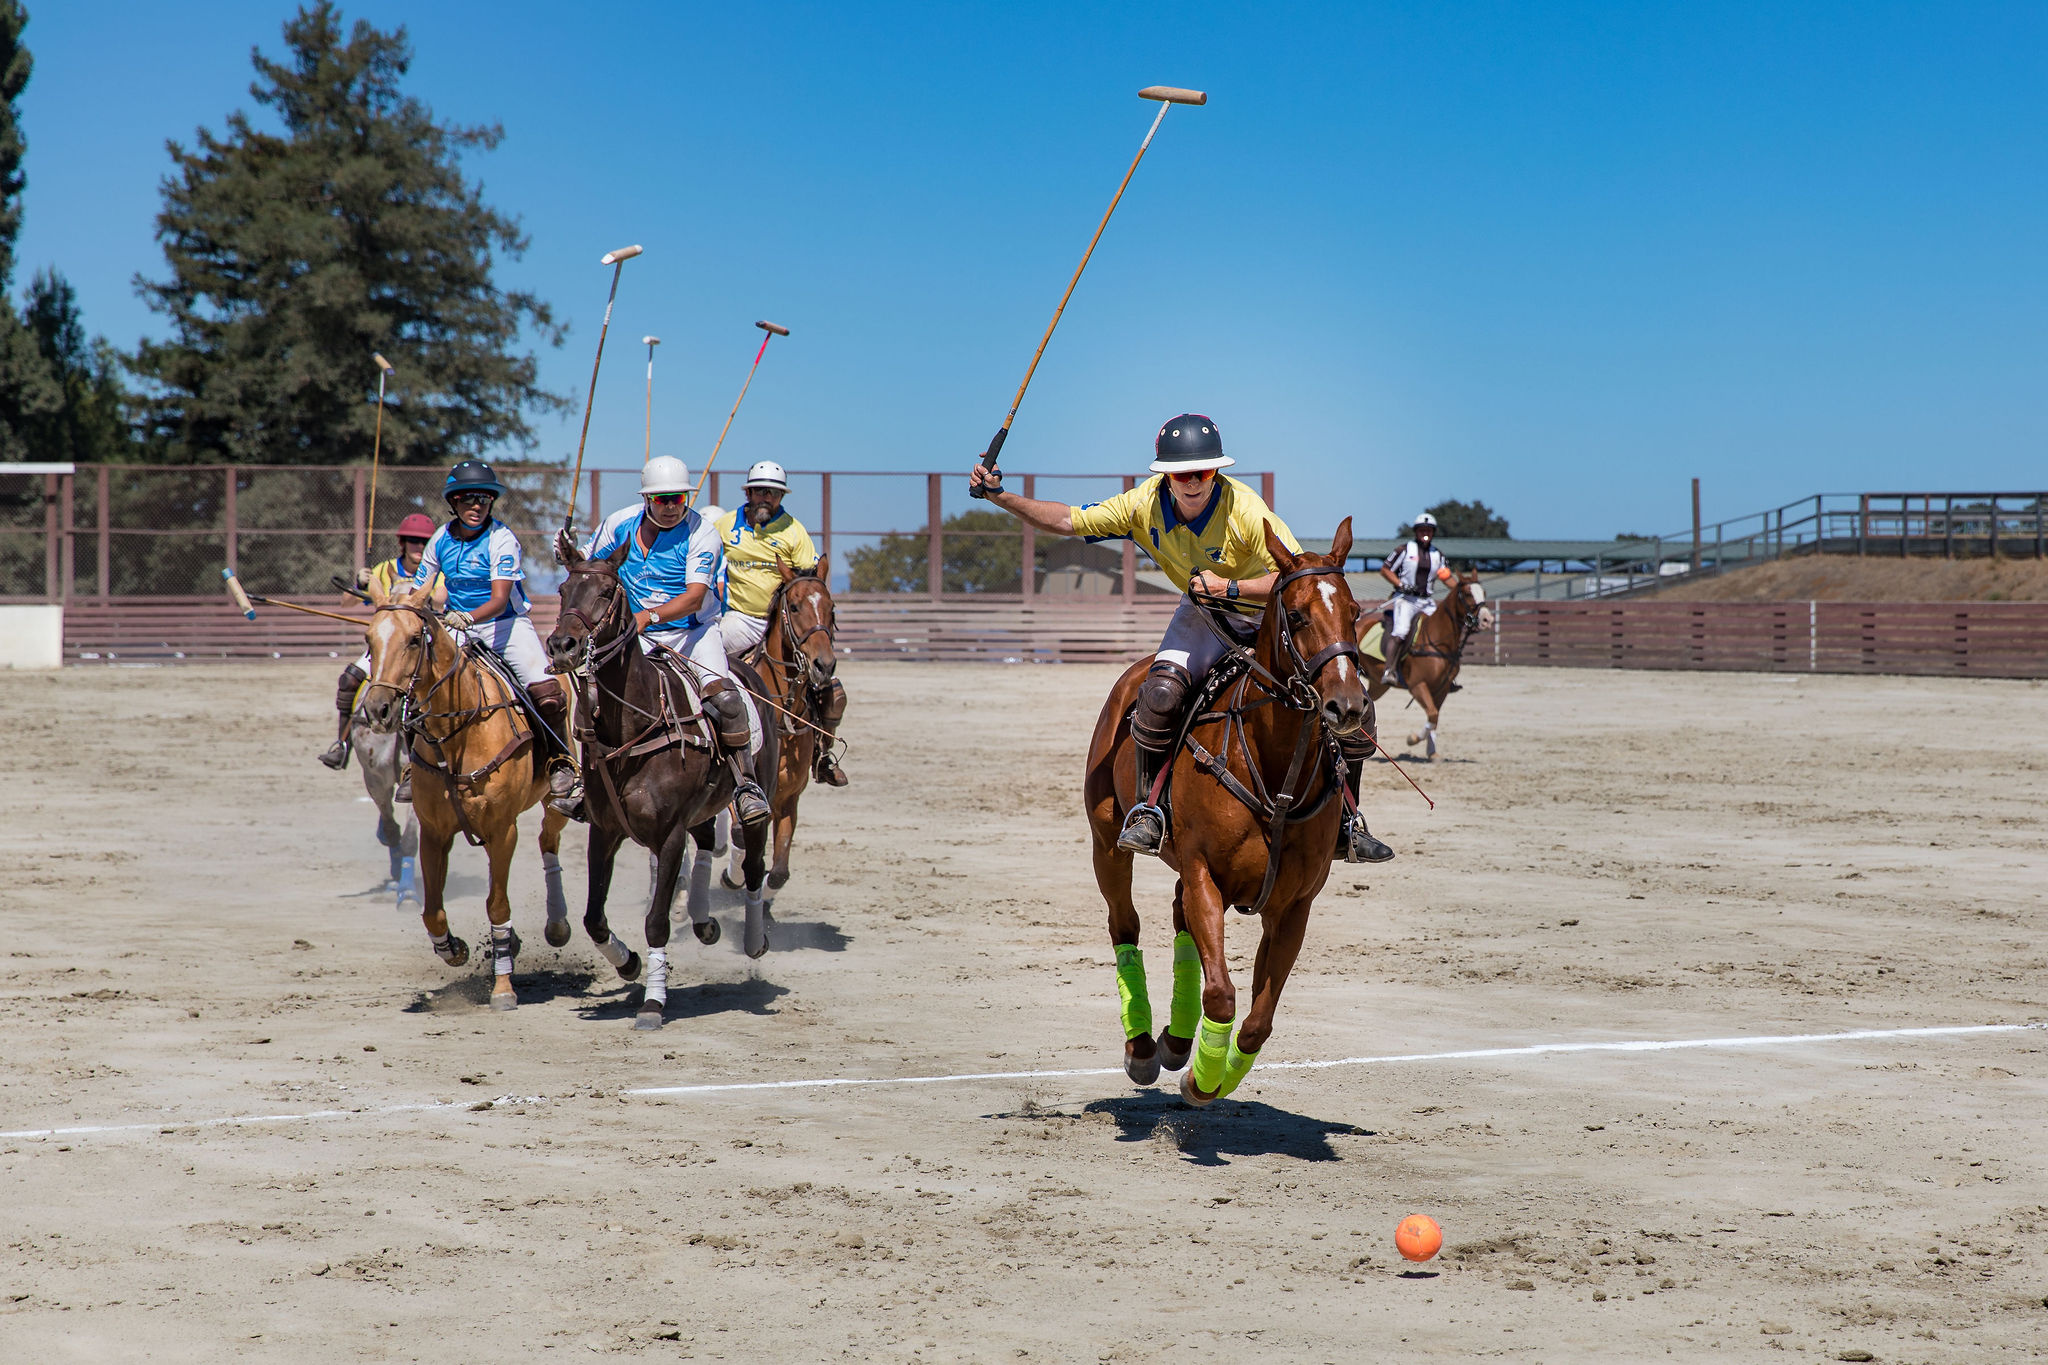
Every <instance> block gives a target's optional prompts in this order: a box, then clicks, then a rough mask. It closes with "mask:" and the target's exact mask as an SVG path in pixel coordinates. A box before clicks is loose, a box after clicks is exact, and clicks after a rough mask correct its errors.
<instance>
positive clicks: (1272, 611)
mask: <svg viewBox="0 0 2048 1365" xmlns="http://www.w3.org/2000/svg"><path fill="white" fill-rule="evenodd" d="M1266 549H1267V551H1268V552H1269V553H1270V554H1271V555H1272V557H1273V562H1274V563H1275V564H1277V565H1278V566H1279V568H1280V580H1279V583H1278V585H1277V587H1276V589H1275V591H1274V594H1273V596H1272V597H1271V598H1270V599H1268V601H1267V603H1266V611H1265V615H1264V617H1263V618H1262V620H1261V622H1260V625H1259V634H1258V639H1257V641H1256V643H1255V644H1254V645H1253V646H1252V647H1251V651H1250V654H1251V659H1250V664H1249V666H1248V667H1247V668H1246V669H1245V670H1244V671H1243V672H1242V673H1241V674H1240V675H1239V676H1238V677H1237V680H1236V681H1234V682H1232V683H1230V684H1229V685H1228V686H1227V687H1226V688H1225V689H1224V691H1223V693H1222V695H1221V696H1220V697H1219V698H1217V699H1216V704H1215V706H1214V708H1213V709H1211V710H1209V711H1206V712H1204V713H1203V714H1201V715H1198V716H1194V717H1192V718H1191V719H1190V721H1189V723H1188V724H1187V727H1186V734H1187V741H1186V743H1184V744H1183V746H1182V747H1181V748H1180V750H1179V751H1178V753H1177V754H1176V756H1175V758H1174V760H1173V769H1172V777H1171V784H1170V787H1169V797H1170V801H1171V806H1170V809H1169V819H1168V821H1167V830H1166V842H1165V843H1164V845H1162V847H1161V849H1160V854H1159V856H1160V858H1161V860H1162V861H1163V862H1165V863H1166V865H1167V866H1168V867H1171V868H1172V869H1173V870H1174V871H1175V872H1176V873H1178V874H1179V876H1180V881H1179V883H1178V884H1177V885H1176V886H1175V887H1174V893H1173V927H1174V950H1173V1006H1172V1016H1171V1019H1170V1022H1169V1023H1168V1025H1167V1027H1166V1028H1165V1029H1164V1030H1162V1031H1161V1032H1160V1034H1159V1036H1158V1038H1157V1039H1154V1038H1153V1037H1152V1034H1151V1025H1152V1009H1151V1003H1150V999H1149V996H1148V994H1147V991H1146V984H1145V966H1144V958H1143V955H1142V954H1141V953H1140V952H1139V950H1138V911H1137V908H1136V906H1134V905H1133V904H1132V902H1131V857H1132V855H1131V854H1130V853H1128V852H1125V851H1124V850H1122V849H1120V848H1118V847H1117V834H1118V832H1119V831H1120V830H1121V829H1122V827H1123V819H1124V813H1125V812H1126V811H1127V810H1129V809H1130V807H1131V804H1132V802H1133V801H1134V800H1136V794H1135V793H1134V791H1133V785H1134V782H1135V777H1136V769H1135V760H1134V757H1133V745H1132V742H1131V735H1130V731H1131V725H1130V713H1131V705H1132V703H1133V701H1134V700H1135V699H1136V697H1137V693H1138V687H1139V685H1140V684H1141V683H1142V682H1143V681H1144V680H1145V673H1146V670H1147V669H1148V668H1149V667H1150V665H1151V662H1152V661H1151V660H1150V659H1149V658H1146V659H1140V660H1139V661H1138V662H1137V663H1135V664H1132V665H1131V667H1130V668H1129V669H1127V670H1125V672H1124V675H1123V677H1122V678H1120V679H1118V680H1117V684H1116V686H1115V687H1114V688H1112V689H1111V690H1110V694H1109V699H1108V701H1106V702H1104V703H1103V707H1102V714H1101V715H1100V717H1098V718H1097V720H1096V722H1095V736H1094V738H1093V739H1092V740H1091V741H1090V743H1089V746H1088V774H1087V779H1086V783H1085V787H1084V791H1085V798H1086V802H1087V807H1088V823H1089V828H1090V830H1091V832H1092V833H1093V835H1094V845H1095V883H1096V885H1097V886H1098V887H1099V888H1101V891H1102V898H1103V900H1105V901H1107V902H1108V904H1109V937H1110V942H1111V943H1112V944H1113V945H1114V946H1115V948H1116V954H1117V988H1118V991H1119V993H1120V994H1121V995H1122V997H1123V1023H1124V1038H1125V1042H1124V1070H1125V1072H1126V1073H1128V1074H1129V1076H1130V1078H1131V1079H1132V1080H1133V1081H1136V1082H1137V1083H1138V1084H1140V1085H1149V1084H1150V1083H1151V1082H1153V1081H1155V1080H1157V1079H1158V1077H1159V1069H1160V1067H1161V1066H1164V1067H1166V1068H1167V1069H1168V1070H1174V1071H1177V1070H1179V1069H1180V1068H1181V1067H1183V1066H1186V1065H1187V1062H1188V1057H1189V1054H1190V1052H1191V1051H1192V1053H1193V1055H1194V1065H1193V1066H1192V1067H1190V1068H1189V1069H1188V1072H1187V1074H1186V1075H1184V1076H1183V1077H1182V1078H1181V1095H1182V1096H1183V1098H1185V1099H1186V1100H1187V1101H1188V1102H1189V1103H1190V1104H1197V1105H1200V1104H1207V1103H1209V1101H1211V1100H1213V1099H1215V1098H1216V1097H1217V1096H1218V1095H1227V1094H1229V1093H1230V1092H1231V1091H1232V1090H1234V1089H1236V1088H1237V1084H1238V1082H1239V1081H1241V1080H1243V1079H1244V1077H1245V1074H1246V1073H1247V1072H1249V1071H1250V1070H1251V1068H1252V1063H1253V1062H1254V1061H1255V1060H1256V1059H1257V1057H1258V1053H1259V1049H1260V1048H1262V1047H1264V1046H1265V1045H1266V1039H1267V1038H1268V1037H1269V1036H1270V1035H1271V1034H1272V1032H1273V1012H1274V1010H1275V1009H1276V1008H1277V1007H1278V1006H1279V1003H1280V992H1281V990H1282V988H1283V987H1285V986H1286V984H1287V974H1288V972H1289V971H1291V970H1292V969H1293V967H1294V959H1295V957H1296V955H1297V954H1299V953H1300V952H1301V942H1302V935H1303V934H1304V933H1305V932H1307V929H1308V916H1309V907H1310V905H1311V904H1312V903H1313V902H1314V900H1315V897H1316V893H1317V892H1319V891H1321V890H1322V889H1323V882H1324V880H1325V879H1327V878H1328V877H1329V875H1330V849H1331V847H1332V845H1333V844H1334V843H1335V841H1336V838H1337V825H1338V820H1339V818H1340V813H1341V810H1342V805H1343V800H1344V795H1343V782H1342V778H1341V776H1340V775H1339V773H1338V771H1337V768H1336V764H1335V762H1334V761H1333V758H1332V754H1331V748H1332V739H1333V738H1334V737H1335V736H1337V735H1348V734H1352V733H1354V732H1355V731H1357V730H1358V728H1359V727H1360V726H1361V725H1363V724H1364V723H1365V720H1366V716H1367V710H1368V708H1367V703H1366V696H1365V681H1364V679H1363V678H1362V677H1361V676H1360V675H1359V668H1358V663H1359V658H1358V645H1357V643H1356V642H1355V641H1354V639H1353V638H1352V629H1353V626H1352V622H1353V620H1354V615H1355V611H1356V606H1355V604H1354V603H1353V601H1352V598H1351V589H1350V588H1349V587H1348V586H1347V585H1346V584H1345V581H1344V556H1345V555H1346V554H1348V553H1349V552H1350V549H1351V519H1350V518H1349V517H1346V518H1345V519H1344V523H1343V524H1342V525H1341V526H1339V527H1338V528H1337V535H1336V539H1335V541H1334V542H1333V543H1332V545H1331V547H1330V553H1329V554H1327V555H1314V554H1301V555H1297V554H1294V553H1292V552H1290V551H1289V550H1288V548H1287V546H1286V545H1285V544H1284V543H1283V542H1282V541H1281V540H1280V539H1279V537H1277V536H1275V535H1274V534H1273V532H1272V530H1271V528H1270V527H1269V528H1268V529H1267V531H1266ZM1219 666H1221V665H1219ZM1233 905H1234V906H1236V907H1238V909H1239V910H1241V911H1244V912H1245V913H1256V914H1258V915H1260V916H1261V918H1262V921H1263V932H1262V934H1261V937H1260V939H1259V952H1258V958H1257V960H1256V962H1255V963H1254V964H1253V967H1252V1003H1251V1010H1250V1012H1249V1013H1248V1014H1247V1015H1246V1016H1245V1019H1244V1024H1243V1026H1242V1027H1241V1028H1240V1029H1239V1030H1238V1032H1237V1036H1236V1037H1235V1038H1232V1037H1231V1036H1230V1026H1231V1022H1232V1021H1233V1020H1234V1019H1236V1018H1237V987H1236V986H1235V985H1233V984H1232V982H1231V980H1230V968H1229V965H1228V963H1227V962H1226V961H1225V958H1224V953H1223V922H1224V911H1225V909H1226V908H1227V907H1229V906H1233Z"/></svg>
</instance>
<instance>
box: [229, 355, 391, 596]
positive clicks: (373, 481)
mask: <svg viewBox="0 0 2048 1365" xmlns="http://www.w3.org/2000/svg"><path fill="white" fill-rule="evenodd" d="M370 359H372V360H374V361H376V362H377V435H376V436H375V438H374V439H372V440H371V442H370V519H369V520H368V521H366V522H364V523H363V562H364V563H366V564H367V563H369V560H370V537H371V536H372V535H375V534H376V531H377V461H378V459H379V457H381V456H382V455H383V453H384V381H385V380H386V379H389V378H390V377H391V375H392V373H393V371H392V369H391V362H390V361H388V360H386V359H385V358H384V357H383V356H381V355H378V354H377V353H376V352H375V351H372V352H370ZM249 619H250V620H252V621H253V620H255V619H256V618H255V617H253V616H252V617H250V618H249Z"/></svg>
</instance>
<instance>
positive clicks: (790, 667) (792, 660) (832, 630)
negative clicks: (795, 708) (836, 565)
mask: <svg viewBox="0 0 2048 1365" xmlns="http://www.w3.org/2000/svg"><path fill="white" fill-rule="evenodd" d="M799 584H811V585H813V586H815V587H816V588H817V589H818V591H817V592H816V593H815V594H813V595H811V596H810V597H808V598H806V599H804V600H805V601H810V602H817V603H820V604H821V605H823V606H824V610H823V611H822V612H820V613H819V615H818V620H817V622H816V624H814V625H812V626H811V628H810V629H808V630H805V629H803V628H802V627H801V626H800V625H799V624H798V622H797V612H798V610H799V608H800V606H801V603H799V602H798V601H797V599H795V598H793V597H792V596H791V595H790V594H791V592H792V591H793V590H794V589H795V588H796V587H797V586H798V585H799ZM830 591H831V590H830V589H828V588H827V587H826V586H825V584H824V582H823V580H821V579H819V578H818V577H817V576H815V575H813V574H799V575H797V576H796V577H795V578H792V579H790V580H789V581H788V582H786V583H784V584H782V586H780V587H778V588H777V589H776V590H775V597H774V599H773V600H772V601H770V602H769V604H768V614H769V615H770V616H773V617H776V618H777V619H778V620H779V621H780V623H781V627H782V630H781V634H782V647H783V649H784V650H785V651H787V653H788V655H789V657H788V658H786V659H776V658H773V657H772V656H768V652H767V651H766V650H763V651H762V654H763V655H764V656H768V657H769V662H771V663H773V664H774V665H775V666H776V668H777V669H778V670H780V671H781V672H782V673H783V674H784V675H785V677H786V679H787V681H788V682H789V683H790V684H791V689H792V691H793V690H794V687H795V683H796V678H797V674H798V673H800V672H803V671H805V670H808V669H809V668H810V667H811V666H812V661H811V658H810V656H809V655H807V654H805V653H804V643H805V642H806V641H807V640H809V639H810V638H811V637H812V636H813V635H823V636H825V638H826V639H828V640H830V639H834V638H836V637H837V636H838V634H839V614H838V612H837V611H836V610H834V609H833V607H832V604H831V596H830Z"/></svg>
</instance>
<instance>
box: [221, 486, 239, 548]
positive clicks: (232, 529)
mask: <svg viewBox="0 0 2048 1365" xmlns="http://www.w3.org/2000/svg"><path fill="white" fill-rule="evenodd" d="M221 474H222V475H223V476H224V477H225V478H226V480H227V495H226V497H225V498H223V500H222V502H221V525H222V527H223V528H224V529H225V530H226V532H227V551H228V567H229V568H230V569H235V570H237V571H238V572H239V569H240V566H239V565H237V564H236V563H235V549H236V545H235V533H236V530H237V527H236V525H235V467H234V466H233V465H225V466H223V467H222V469H221Z"/></svg>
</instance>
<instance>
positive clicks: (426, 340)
mask: <svg viewBox="0 0 2048 1365" xmlns="http://www.w3.org/2000/svg"><path fill="white" fill-rule="evenodd" d="M284 41H285V47H286V49H287V52H286V56H285V57H284V59H283V60H280V61H272V60H270V59H269V58H266V57H265V56H263V55H262V53H261V52H260V51H259V52H256V53H253V54H252V60H253V62H254V64H255V67H256V72H257V76H258V78H259V79H258V80H257V81H256V83H255V84H253V85H252V86H251V87H250V93H251V95H252V96H253V97H254V98H255V100H256V102H257V103H258V104H260V105H262V106H264V107H265V108H266V109H268V110H269V111H271V113H273V114H274V115H275V117H276V119H277V122H278V123H279V124H280V125H281V127H282V130H283V131H282V132H281V133H276V132H268V131H264V130H262V129H259V128H258V127H257V126H255V124H254V123H253V122H252V121H251V119H250V117H249V115H247V114H246V113H243V112H239V111H238V112H236V113H233V114H231V115H229V117H228V120H227V132H226V135H225V136H220V137H217V136H215V135H214V134H213V133H211V132H209V131H207V130H205V129H201V130H199V132H198V134H197V143H196V145H195V148H194V149H193V150H190V151H188V150H186V149H185V148H184V147H182V146H180V145H179V144H177V143H175V142H174V143H171V144H170V147H169V150H170V154H171V158H172V161H173V162H174V164H175V170H174V173H173V174H172V175H171V176H170V177H169V178H167V179H166V180H165V182H164V186H163V197H164V205H163V210H162V212H161V213H160V214H159V215H158V217H157V236H158V238H159V239H160V240H161V241H162V242H163V245H164V255H165V259H166V262H167V264H168V266H169V269H170V277H169V278H168V279H166V280H162V281H148V280H143V279H140V278H138V280H137V282H136V283H137V287H138V289H139V290H140V292H141V293H142V295H143V297H144V299H145V300H146V301H147V302H148V303H149V305H150V307H151V308H153V309H154V310H156V311H158V312H160V313H162V314H164V315H165V316H166V317H167V318H168V319H169V321H170V328H171V333H172V335H171V337H170V339H168V340H166V341H163V342H145V343H144V344H143V345H142V347H141V348H140V350H139V352H138V354H137V357H136V360H135V363H134V369H135V370H136V372H137V373H138V374H140V375H142V376H144V377H145V378H146V379H148V380H150V381H152V383H153V386H154V391H153V392H152V393H151V394H149V395H148V397H147V399H146V405H145V406H146V413H147V422H148V438H149V440H150V443H151V446H152V453H153V454H154V455H155V456H156V457H157V458H161V459H167V460H228V461H237V462H249V463H267V464H298V463H326V462H353V461H363V460H367V459H369V456H370V441H371V430H372V425H373V422H374V418H375V411H374V396H375V393H376V388H377V385H376V369H375V367H374V365H373V363H372V361H371V359H370V355H371V352H373V351H377V352H382V353H383V355H384V356H385V357H386V358H388V359H389V360H390V361H391V362H392V363H393V364H394V365H395V366H396V367H397V374H396V375H395V376H394V383H393V386H392V393H391V397H392V400H393V401H392V403H391V407H390V409H389V410H388V411H387V413H386V415H385V420H384V459H385V460H387V461H394V462H398V463H412V464H443V463H450V462H452V461H454V460H457V459H460V458H462V457H463V456H465V455H472V454H476V453H479V452H481V451H482V450H484V449H485V448H486V447H489V446H493V445H497V444H500V443H510V444H513V445H516V446H520V447H522V448H530V447H531V446H532V445H533V444H534V433H533V430H532V427H531V425H530V424H529V420H528V419H529V416H530V415H532V414H538V413H544V412H555V411H561V410H564V409H566V408H567V407H568V406H569V405H568V402H567V400H566V399H564V398H562V397H559V396H557V395H555V394H551V393H548V392H546V391H545V390H543V389H541V388H540V387H539V385H538V383H537V375H538V369H537V366H536V363H535V360H534V357H533V356H532V355H531V354H518V353H515V351H514V347H515V346H516V345H517V343H518V340H519V337H520V334H521V331H522V329H523V328H524V329H530V330H531V331H533V332H534V333H537V334H538V335H539V336H540V337H542V338H543V339H545V340H546V341H547V342H549V343H550V344H552V345H560V344H561V339H562V333H561V329H559V328H557V327H556V326H555V324H554V320H553V316H552V314H551V312H550V310H549V308H548V306H547V305H546V304H545V303H543V302H541V301H540V300H539V299H537V298H535V297H534V296H533V295H531V294H525V293H518V292H503V291H500V290H499V289H498V288H497V287H496V286H495V285H494V284H493V283H492V280H491V267H492V264H493V255H494V253H498V254H502V255H504V256H507V257H511V258H514V259H517V258H518V257H519V256H520V255H521V254H523V252H524V251H525V249H526V245H527V242H526V239H525V238H524V237H523V236H521V235H520V232H519V227H518V223H517V221H516V220H515V219H511V218H507V217H505V216H504V215H502V214H500V213H498V212H497V211H496V210H494V209H492V208H490V207H488V206H487V205H485V204H484V202H483V200H482V197H481V195H480V193H479V192H478V191H477V190H476V189H475V188H473V187H471V186H470V185H469V184H468V183H467V182H466V181H465V180H464V178H463V175H462V172H461V168H460V166H459V164H458V160H459V157H460V155H461V154H462V153H463V152H466V151H472V150H483V151H488V150H489V149H491V148H493V147H495V146H497V144H498V142H499V141H500V140H501V138H502V137H503V132H502V129H500V128H499V127H497V126H495V125H494V126H489V127H467V128H466V127H457V126H454V125H451V124H442V123H437V122H436V121H435V119H434V116H433V112H432V111H431V110H430V109H429V108H427V106H425V105H424V104H422V103H421V102H420V101H419V100H417V99H415V98H413V97H411V96H409V95H406V94H404V93H402V92H401V90H400V82H401V80H402V79H403V78H404V76H405V75H406V72H407V69H408V67H409V66H410V64H411V60H412V50H411V45H410V43H409V41H408V39H407V37H406V32H405V30H404V29H403V28H400V29H397V30H395V31H393V32H380V31H379V30H377V29H375V28H373V27H371V26H370V25H369V24H368V23H367V22H365V21H362V20H358V21H356V23H355V25H354V27H353V29H351V30H350V31H349V32H348V34H347V35H346V37H344V35H343V31H342V18H341V15H340V12H339V11H338V10H337V9H336V7H335V6H334V5H333V4H332V3H331V0H318V2H317V3H314V4H310V5H307V6H305V7H304V8H302V9H300V10H299V12H298V13H297V14H296V15H295V16H294V17H293V18H292V19H290V20H289V21H288V22H287V23H286V24H285V26H284Z"/></svg>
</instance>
